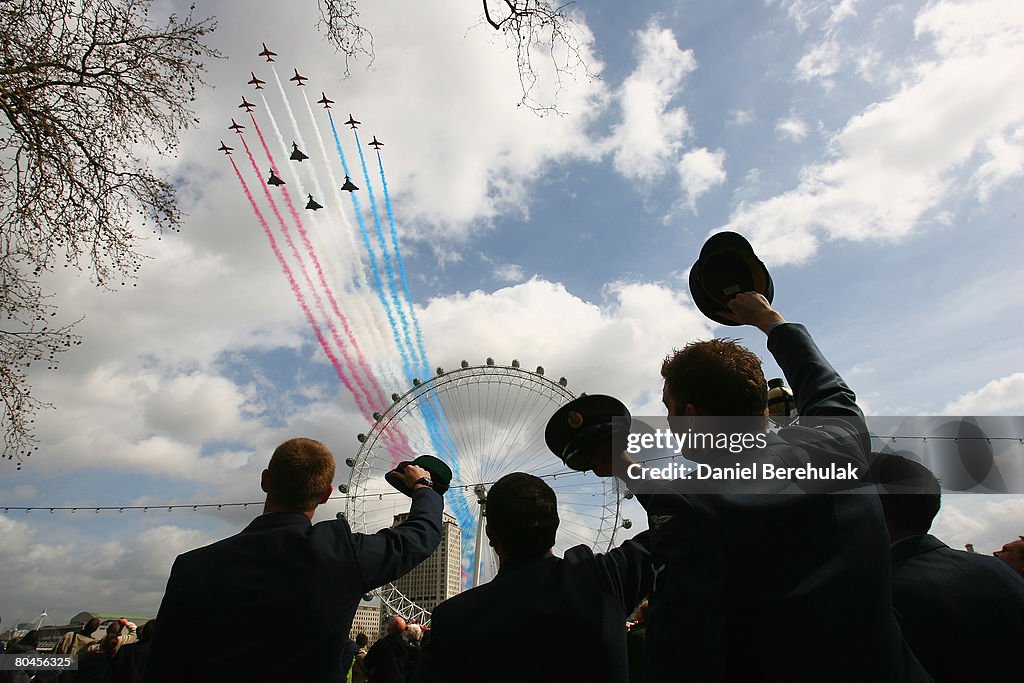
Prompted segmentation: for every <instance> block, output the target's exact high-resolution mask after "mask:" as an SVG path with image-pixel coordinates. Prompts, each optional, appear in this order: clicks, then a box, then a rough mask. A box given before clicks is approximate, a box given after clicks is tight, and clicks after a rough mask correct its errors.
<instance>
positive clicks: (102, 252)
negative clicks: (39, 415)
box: [0, 0, 220, 461]
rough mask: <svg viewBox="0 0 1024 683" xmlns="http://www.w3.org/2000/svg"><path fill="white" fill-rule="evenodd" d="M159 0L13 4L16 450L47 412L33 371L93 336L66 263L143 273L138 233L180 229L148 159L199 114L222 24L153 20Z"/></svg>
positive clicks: (3, 291) (8, 399)
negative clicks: (78, 312)
mask: <svg viewBox="0 0 1024 683" xmlns="http://www.w3.org/2000/svg"><path fill="white" fill-rule="evenodd" d="M151 5H152V0H5V1H2V2H0V37H2V42H0V307H2V308H0V313H2V314H3V318H2V322H0V399H2V402H3V404H4V415H3V421H2V423H0V432H2V434H3V445H4V451H3V454H4V455H5V456H7V457H8V458H14V457H17V458H19V461H20V459H21V457H22V456H24V455H26V454H27V453H28V452H29V451H30V450H31V449H32V448H33V447H34V443H35V435H34V432H33V429H32V424H33V421H34V417H33V416H34V415H35V413H36V411H37V410H38V409H39V408H42V407H44V406H46V405H47V404H44V403H42V402H40V401H38V400H37V399H35V398H34V397H33V396H32V394H31V389H30V387H29V384H28V380H27V377H26V375H25V369H26V368H28V367H29V365H30V364H31V363H33V362H36V363H38V362H39V361H43V360H45V361H46V362H47V367H50V368H55V367H56V364H57V359H56V354H58V353H60V352H62V351H65V350H67V349H68V348H70V347H71V346H73V345H75V344H77V343H79V342H80V339H79V338H78V337H77V336H76V335H73V334H71V331H70V330H71V328H72V326H73V325H74V323H72V324H71V325H65V326H57V327H56V328H52V329H51V328H50V327H48V326H47V321H48V320H49V319H50V318H52V317H54V316H55V315H56V310H55V308H54V306H53V305H52V304H50V303H48V301H47V296H46V294H45V292H44V290H43V287H42V284H41V280H42V278H43V277H44V276H45V274H46V273H47V272H49V271H52V270H53V268H55V267H56V266H57V264H58V263H61V262H62V264H63V266H64V267H66V268H67V267H73V268H80V269H83V270H85V271H87V272H88V273H89V274H90V276H91V277H92V279H93V280H94V281H95V282H96V284H97V285H98V286H101V287H105V286H109V285H111V284H114V283H115V282H120V283H121V284H122V285H123V284H125V282H126V281H127V280H128V279H129V278H131V277H132V276H133V274H134V273H136V272H137V271H138V269H139V267H140V265H141V263H142V258H143V257H142V256H141V255H140V254H139V253H138V252H137V251H136V240H137V236H138V230H139V229H140V228H141V227H144V226H145V225H146V224H149V225H150V226H152V228H153V229H154V230H156V231H163V230H168V229H172V230H177V228H178V225H179V224H180V222H181V220H182V214H181V212H180V211H179V210H178V208H177V206H176V204H175V188H174V186H173V185H172V184H171V183H170V182H169V181H168V180H166V179H164V178H161V177H159V176H157V175H156V174H155V173H154V172H153V171H152V170H151V169H150V168H149V167H148V166H147V164H146V162H145V161H144V160H143V159H142V158H141V156H140V154H141V153H142V152H143V151H144V150H156V151H157V152H159V153H163V154H170V153H173V152H174V151H175V149H176V147H177V142H178V134H179V132H180V131H182V130H184V129H187V128H189V127H190V126H192V125H193V124H194V123H196V120H195V119H194V118H193V114H192V104H191V103H192V102H193V101H194V100H195V92H196V87H197V85H199V84H202V83H203V81H202V77H201V76H202V73H203V72H204V71H205V67H204V65H203V61H202V60H203V59H205V58H216V57H219V56H220V55H219V54H218V53H217V51H215V50H213V49H211V48H210V47H208V46H207V45H205V43H204V42H203V41H204V39H205V37H206V36H207V35H208V34H209V33H211V32H212V31H213V30H214V29H215V28H216V24H215V22H214V21H213V20H212V19H200V18H196V17H195V16H194V15H193V12H194V9H195V8H194V6H193V8H192V9H190V11H189V13H188V14H187V15H186V16H183V17H179V16H175V15H172V16H170V17H168V18H167V19H165V20H163V21H154V20H153V19H152V18H151V17H150V7H151Z"/></svg>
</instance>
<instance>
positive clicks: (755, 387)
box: [661, 339, 768, 417]
mask: <svg viewBox="0 0 1024 683" xmlns="http://www.w3.org/2000/svg"><path fill="white" fill-rule="evenodd" d="M661 376H662V377H663V378H664V379H665V386H664V390H663V392H662V400H663V402H664V403H665V407H666V408H667V409H668V415H669V417H677V416H683V415H691V414H698V415H700V414H703V415H721V416H729V415H736V416H763V415H767V411H768V385H767V383H766V382H765V379H764V371H763V370H762V369H761V359H760V358H758V357H757V356H756V355H754V354H753V353H752V352H751V351H749V350H748V349H746V348H744V347H743V346H740V345H739V344H738V343H736V341H735V340H731V339H711V340H709V341H698V342H691V343H690V344H687V345H686V346H684V347H683V348H682V349H679V350H676V351H674V352H673V353H672V354H670V355H669V356H667V357H666V358H665V360H664V361H663V362H662V364H661ZM688 406H689V407H690V410H689V411H688V410H687V407H688Z"/></svg>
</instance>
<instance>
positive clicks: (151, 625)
mask: <svg viewBox="0 0 1024 683" xmlns="http://www.w3.org/2000/svg"><path fill="white" fill-rule="evenodd" d="M155 634H156V619H150V620H149V621H147V622H146V623H145V624H143V625H142V628H140V629H139V642H140V643H145V642H147V641H150V640H153V636H154V635H155Z"/></svg>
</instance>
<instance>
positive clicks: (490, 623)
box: [413, 532, 651, 683]
mask: <svg viewBox="0 0 1024 683" xmlns="http://www.w3.org/2000/svg"><path fill="white" fill-rule="evenodd" d="M649 542H650V534H649V533H647V532H644V533H642V534H639V535H638V536H637V537H636V538H634V539H632V540H629V541H626V542H625V543H623V544H622V545H621V546H620V547H618V548H615V549H613V550H612V551H610V552H608V553H606V554H603V555H601V554H594V552H593V551H592V550H591V549H590V548H588V547H587V546H582V545H581V546H576V547H575V548H570V549H569V550H568V551H566V553H565V557H564V559H561V558H558V557H555V556H553V555H550V554H549V555H545V556H542V557H538V558H535V559H532V560H526V561H519V562H513V563H505V564H502V566H501V569H500V570H499V571H498V574H497V576H495V578H494V580H492V581H491V582H489V583H485V584H483V585H482V586H479V587H478V588H474V589H472V590H469V591H467V592H465V593H462V594H460V595H457V596H455V597H453V598H451V599H449V600H446V601H445V602H442V603H441V604H440V605H438V606H437V608H436V609H435V610H434V612H433V614H432V615H431V620H430V639H429V640H428V641H427V643H426V644H425V645H424V646H423V651H422V653H421V655H420V663H419V667H418V668H417V671H416V675H415V676H414V677H413V680H414V681H418V682H420V683H428V682H429V683H434V682H438V683H439V682H442V681H473V680H482V681H483V680H485V681H489V682H497V681H509V682H510V683H511V682H513V681H514V682H516V683H522V682H523V681H587V683H601V682H602V681H609V682H612V681H615V682H618V681H625V680H626V677H627V675H628V674H627V658H626V618H627V617H628V616H629V615H630V613H631V612H632V611H633V610H634V609H635V608H636V606H637V605H638V604H639V603H640V601H641V600H643V598H644V597H645V596H646V595H647V592H648V590H650V577H651V573H650V571H649V570H650V567H649V564H650V555H649V552H648V545H649Z"/></svg>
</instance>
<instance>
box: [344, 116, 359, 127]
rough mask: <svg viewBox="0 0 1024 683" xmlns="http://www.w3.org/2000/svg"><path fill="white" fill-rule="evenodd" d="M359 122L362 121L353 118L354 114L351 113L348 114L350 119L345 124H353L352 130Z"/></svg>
mask: <svg viewBox="0 0 1024 683" xmlns="http://www.w3.org/2000/svg"><path fill="white" fill-rule="evenodd" d="M359 123H360V122H359V121H356V120H355V119H354V118H352V114H349V115H348V121H346V122H345V125H346V126H351V127H352V130H355V129H356V126H358V125H359Z"/></svg>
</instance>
